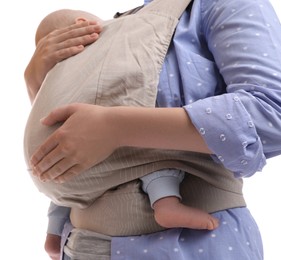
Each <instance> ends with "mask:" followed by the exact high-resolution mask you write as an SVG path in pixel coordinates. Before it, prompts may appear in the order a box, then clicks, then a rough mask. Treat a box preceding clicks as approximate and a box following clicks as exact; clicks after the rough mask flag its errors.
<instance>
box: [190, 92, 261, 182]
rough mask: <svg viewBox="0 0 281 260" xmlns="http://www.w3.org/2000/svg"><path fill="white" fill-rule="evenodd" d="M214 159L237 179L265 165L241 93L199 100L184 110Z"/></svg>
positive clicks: (257, 138) (259, 142)
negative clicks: (241, 99) (240, 96)
mask: <svg viewBox="0 0 281 260" xmlns="http://www.w3.org/2000/svg"><path fill="white" fill-rule="evenodd" d="M184 109H185V110H186V112H187V113H188V115H189V117H190V119H191V121H192V123H193V124H194V126H195V127H196V129H197V130H198V132H199V133H200V134H201V136H202V137H203V138H204V140H205V142H206V143H207V145H208V147H209V149H210V150H211V151H212V152H213V153H214V154H213V156H212V157H213V159H214V160H215V161H217V162H220V163H222V164H223V165H224V166H225V167H226V168H227V169H229V170H231V171H232V172H233V173H234V174H235V176H236V177H248V176H251V175H253V174H254V173H255V172H257V171H260V170H261V169H262V168H263V166H264V165H265V164H266V159H265V156H264V153H263V148H262V143H261V141H260V138H259V136H258V134H257V132H256V128H255V125H254V123H253V121H252V120H251V116H250V115H249V113H247V111H246V109H245V107H244V106H243V104H242V103H241V101H240V98H239V94H238V93H231V94H224V95H220V96H215V97H210V98H206V99H204V100H198V101H196V102H194V103H193V104H190V105H187V106H185V107H184Z"/></svg>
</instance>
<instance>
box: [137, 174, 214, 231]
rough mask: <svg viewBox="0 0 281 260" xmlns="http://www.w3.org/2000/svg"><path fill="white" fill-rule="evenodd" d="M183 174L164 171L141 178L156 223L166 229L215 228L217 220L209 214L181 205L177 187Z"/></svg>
mask: <svg viewBox="0 0 281 260" xmlns="http://www.w3.org/2000/svg"><path fill="white" fill-rule="evenodd" d="M184 175H185V173H184V172H182V171H179V170H175V169H165V170H161V171H157V172H153V173H151V174H148V175H146V176H145V177H143V178H141V180H142V184H143V185H142V187H143V190H144V191H145V192H146V193H147V194H148V196H149V199H150V203H151V207H152V208H153V209H154V216H155V220H156V222H157V223H158V224H159V225H160V226H163V227H166V228H175V227H184V228H192V229H208V230H212V229H215V228H217V226H218V220H217V219H216V218H214V217H212V216H211V215H210V214H208V213H206V212H204V211H202V210H199V209H195V208H192V207H188V206H185V205H184V204H182V203H181V196H180V193H179V186H180V183H181V181H182V180H183V178H184Z"/></svg>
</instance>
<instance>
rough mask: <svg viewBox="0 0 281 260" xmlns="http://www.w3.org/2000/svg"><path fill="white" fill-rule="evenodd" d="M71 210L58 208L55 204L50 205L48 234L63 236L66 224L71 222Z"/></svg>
mask: <svg viewBox="0 0 281 260" xmlns="http://www.w3.org/2000/svg"><path fill="white" fill-rule="evenodd" d="M69 214H70V208H67V207H62V206H57V205H55V204H54V203H53V202H51V203H50V206H49V209H48V218H49V222H48V229H47V233H48V234H54V235H58V236H61V235H62V231H63V227H64V224H65V223H66V222H67V221H68V220H69Z"/></svg>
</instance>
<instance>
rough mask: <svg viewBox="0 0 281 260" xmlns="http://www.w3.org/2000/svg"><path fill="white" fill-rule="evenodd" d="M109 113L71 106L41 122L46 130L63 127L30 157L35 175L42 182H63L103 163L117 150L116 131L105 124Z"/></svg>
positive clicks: (60, 109) (107, 122) (59, 109)
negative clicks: (51, 127) (49, 127)
mask: <svg viewBox="0 0 281 260" xmlns="http://www.w3.org/2000/svg"><path fill="white" fill-rule="evenodd" d="M109 110H110V108H105V107H100V106H95V105H88V104H71V105H67V106H64V107H61V108H58V109H56V110H54V111H53V112H51V113H50V114H49V115H48V116H47V117H46V118H44V119H42V123H43V124H44V125H46V126H51V125H54V124H56V123H58V122H63V124H62V125H61V126H60V127H59V128H58V129H57V130H56V131H55V132H54V133H53V134H52V135H51V136H50V137H49V138H48V139H47V140H46V141H45V142H44V144H43V145H41V147H39V149H38V150H37V151H36V152H35V153H34V156H32V158H31V165H33V173H34V175H36V176H37V177H39V178H40V179H41V180H42V181H49V180H56V181H57V182H64V181H65V180H67V179H69V178H70V177H73V176H75V175H77V174H80V173H81V172H83V171H84V170H86V169H88V168H90V167H92V166H94V165H96V164H97V163H99V162H101V161H103V160H104V159H106V158H107V157H108V156H109V155H110V154H111V153H112V152H113V151H114V150H115V149H116V148H117V147H118V144H117V140H118V139H117V138H115V137H116V135H115V133H116V131H115V129H114V126H113V125H111V124H110V123H109V122H110V121H109V120H108V115H109V113H108V112H109ZM112 137H114V138H112Z"/></svg>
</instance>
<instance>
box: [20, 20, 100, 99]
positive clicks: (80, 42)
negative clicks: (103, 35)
mask: <svg viewBox="0 0 281 260" xmlns="http://www.w3.org/2000/svg"><path fill="white" fill-rule="evenodd" d="M100 31H101V26H100V25H99V24H98V23H97V22H96V21H91V22H82V23H78V24H74V25H71V26H69V27H66V28H64V29H58V30H56V31H54V32H51V33H50V34H48V35H47V36H46V37H44V38H42V39H41V40H40V41H39V42H38V43H37V46H36V49H35V52H34V54H33V56H32V58H31V60H30V62H29V64H28V65H27V67H26V70H25V72H24V78H25V82H26V86H27V91H28V94H29V98H30V101H31V102H33V100H34V98H35V96H36V94H37V92H38V90H39V89H40V86H41V84H42V82H43V80H44V78H45V76H46V75H47V73H48V72H49V71H50V70H51V69H52V68H53V67H54V66H55V65H56V64H57V63H58V62H60V61H62V60H64V59H66V58H69V57H71V56H73V55H76V54H78V53H80V52H82V51H83V50H84V47H85V46H86V45H88V44H91V43H93V42H95V41H96V40H97V38H98V35H99V33H100Z"/></svg>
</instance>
